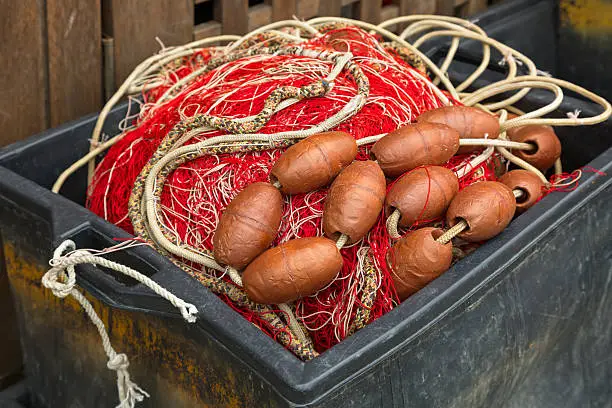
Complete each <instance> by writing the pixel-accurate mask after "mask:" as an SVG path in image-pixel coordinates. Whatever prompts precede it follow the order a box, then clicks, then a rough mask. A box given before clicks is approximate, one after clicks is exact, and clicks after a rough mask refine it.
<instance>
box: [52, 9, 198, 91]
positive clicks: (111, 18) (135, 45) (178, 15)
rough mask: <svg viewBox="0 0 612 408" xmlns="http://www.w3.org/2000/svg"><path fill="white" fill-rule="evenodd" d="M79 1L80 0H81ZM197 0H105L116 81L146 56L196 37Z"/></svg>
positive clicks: (105, 32) (117, 83)
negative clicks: (194, 29) (195, 1)
mask: <svg viewBox="0 0 612 408" xmlns="http://www.w3.org/2000/svg"><path fill="white" fill-rule="evenodd" d="M60 1H61V0H60ZM77 1H78V0H77ZM193 6H194V1H193V0H105V1H103V2H102V8H103V14H104V26H103V33H104V35H106V36H109V37H112V38H113V39H114V44H113V45H114V62H115V63H114V73H115V84H116V85H117V86H119V85H120V84H121V83H122V82H123V80H125V78H126V77H127V76H128V75H129V74H130V72H131V71H132V69H134V67H136V65H138V64H139V63H140V62H142V60H144V59H145V58H147V57H149V56H151V54H153V53H155V52H157V51H159V49H160V45H159V43H158V42H157V41H156V40H155V37H158V38H159V39H160V40H161V41H162V42H163V43H164V44H165V45H166V46H171V45H180V44H184V43H186V42H189V41H191V40H192V37H193V26H194V24H193Z"/></svg>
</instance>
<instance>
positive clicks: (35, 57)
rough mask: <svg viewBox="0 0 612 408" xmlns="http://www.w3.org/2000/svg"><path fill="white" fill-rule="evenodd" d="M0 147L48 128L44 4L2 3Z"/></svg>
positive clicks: (0, 26) (0, 32) (3, 0)
mask: <svg viewBox="0 0 612 408" xmlns="http://www.w3.org/2000/svg"><path fill="white" fill-rule="evenodd" d="M0 10H2V11H1V13H2V16H3V17H2V19H1V20H2V23H1V24H0V61H2V68H3V72H2V74H1V75H0V145H5V144H8V143H11V142H14V141H17V140H20V139H23V138H24V137H26V136H29V135H31V134H33V133H36V132H39V131H41V130H43V129H45V128H46V127H48V126H49V122H48V118H47V111H46V98H47V86H46V83H47V68H46V50H45V47H46V43H45V42H44V41H43V31H44V30H45V27H46V22H45V19H44V16H43V13H44V3H43V1H42V0H39V1H14V0H0Z"/></svg>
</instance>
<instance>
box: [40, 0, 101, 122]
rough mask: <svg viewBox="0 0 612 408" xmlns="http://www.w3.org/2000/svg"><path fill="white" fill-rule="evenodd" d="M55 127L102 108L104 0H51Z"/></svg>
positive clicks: (51, 82)
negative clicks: (102, 18)
mask: <svg viewBox="0 0 612 408" xmlns="http://www.w3.org/2000/svg"><path fill="white" fill-rule="evenodd" d="M47 38H48V50H49V54H48V56H49V57H48V58H49V61H48V63H49V120H50V125H51V126H52V127H54V126H57V125H59V124H61V123H64V122H66V121H69V120H72V119H74V118H78V117H81V116H84V115H86V114H88V113H91V112H95V111H97V110H99V109H100V105H101V104H102V102H103V100H102V48H101V43H102V38H101V21H100V0H47Z"/></svg>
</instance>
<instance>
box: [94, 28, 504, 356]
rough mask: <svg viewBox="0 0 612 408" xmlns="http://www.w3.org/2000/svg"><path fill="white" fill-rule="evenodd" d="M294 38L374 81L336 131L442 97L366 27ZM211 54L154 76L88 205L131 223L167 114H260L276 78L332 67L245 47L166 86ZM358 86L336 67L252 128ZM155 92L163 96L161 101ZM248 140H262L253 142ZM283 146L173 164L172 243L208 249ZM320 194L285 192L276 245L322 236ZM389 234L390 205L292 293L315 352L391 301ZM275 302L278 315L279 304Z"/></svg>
mask: <svg viewBox="0 0 612 408" xmlns="http://www.w3.org/2000/svg"><path fill="white" fill-rule="evenodd" d="M263 45H269V39H268V38H259V39H255V40H251V41H249V42H248V43H247V44H243V48H244V47H247V46H248V47H261V46H263ZM300 45H301V46H303V47H305V48H310V49H313V50H320V51H325V50H327V51H341V52H350V53H352V54H353V59H352V61H353V62H355V63H356V64H357V65H358V66H359V67H360V68H361V69H362V70H363V72H364V73H365V75H366V76H367V78H368V80H369V83H370V92H369V95H368V97H367V100H366V103H365V105H364V106H363V107H362V108H361V109H360V110H359V111H358V112H357V113H356V114H355V115H354V116H352V117H351V118H349V119H348V120H346V121H344V122H343V123H341V124H340V125H338V126H337V127H335V128H334V129H333V130H342V131H346V132H348V133H349V134H351V135H352V136H353V137H354V138H355V139H362V138H364V137H368V136H372V135H379V134H384V133H388V132H390V131H393V130H395V129H397V128H398V127H400V126H402V125H405V124H407V123H410V122H412V121H414V120H415V119H416V117H417V116H418V115H419V114H421V113H422V112H425V111H427V110H430V109H433V108H436V107H440V106H442V102H441V100H440V98H439V97H438V96H437V95H436V94H435V93H434V92H433V91H432V88H433V85H432V84H431V83H430V82H429V80H427V79H424V77H423V74H422V68H420V67H415V66H411V65H410V64H409V63H408V62H407V61H405V60H404V59H402V57H401V56H400V55H399V54H397V53H396V52H394V51H393V50H388V49H385V48H383V47H382V46H381V43H380V42H379V41H378V39H377V38H376V37H375V36H374V35H371V34H368V33H367V32H365V31H363V30H361V29H358V28H355V27H345V28H339V29H332V30H329V31H327V32H325V33H324V34H323V35H321V36H320V37H316V38H313V39H311V40H309V41H307V42H305V43H301V44H300ZM217 54H218V51H217V50H215V49H214V48H211V49H205V50H202V51H199V52H197V53H194V54H193V55H192V56H190V57H188V58H180V59H177V60H176V61H174V62H173V63H172V64H170V65H168V66H167V67H166V69H165V70H163V71H162V72H161V73H160V74H159V75H158V76H157V77H156V78H155V80H156V81H159V80H160V78H161V80H162V81H161V83H160V84H159V85H157V86H154V87H152V88H150V89H148V90H145V91H143V93H142V99H143V101H144V103H143V105H142V109H141V113H140V115H139V116H138V118H137V119H136V120H135V123H134V126H133V127H132V128H131V129H129V130H127V131H126V132H124V134H123V135H122V138H121V140H119V141H118V142H117V143H116V144H115V145H114V146H113V147H112V148H111V149H110V150H109V151H108V152H107V154H106V155H105V157H104V158H103V159H102V160H101V162H100V163H99V164H98V166H97V168H96V171H95V175H94V178H93V180H92V182H91V184H90V188H89V191H88V198H87V207H88V208H89V209H90V210H91V211H93V212H94V213H96V214H98V215H99V216H101V217H103V218H105V219H106V220H108V221H110V222H112V223H114V224H116V225H117V226H119V227H120V228H122V229H124V230H126V231H128V232H130V233H134V229H133V227H132V224H131V221H130V218H129V217H128V200H129V198H130V194H131V192H132V188H133V185H134V181H135V180H136V178H137V176H138V174H139V173H140V172H141V170H142V168H143V167H144V166H145V164H146V163H147V162H148V160H149V159H150V157H151V156H152V155H153V153H154V152H155V151H156V150H157V149H158V147H159V145H160V143H161V141H162V140H163V139H164V137H165V136H166V135H167V134H168V132H169V131H170V130H171V129H172V128H173V127H174V125H176V124H177V123H179V122H181V121H183V120H185V119H187V118H191V117H193V116H194V115H196V114H206V115H214V116H219V117H225V118H244V117H246V116H251V115H256V114H258V113H259V112H260V111H261V110H262V108H263V106H264V101H265V100H266V98H267V97H268V96H269V95H270V94H271V93H272V91H274V90H275V89H277V88H279V87H283V86H295V87H300V86H304V85H308V84H311V83H313V82H316V81H321V80H322V79H323V78H324V77H325V76H326V75H327V74H328V73H329V72H330V71H331V70H332V69H333V63H332V62H329V61H325V60H322V59H317V58H311V57H305V56H293V55H275V54H261V55H252V56H248V57H244V58H240V59H238V60H235V61H231V62H228V63H225V64H223V65H221V66H219V67H217V68H216V69H213V70H211V71H209V72H206V73H204V74H202V75H200V76H197V77H195V79H194V80H193V81H192V82H190V83H189V84H188V85H186V86H185V87H183V88H182V89H180V90H178V92H177V91H175V92H174V93H173V94H172V95H171V96H170V97H169V98H168V97H167V93H168V92H169V91H172V89H171V88H172V86H173V85H174V84H176V83H177V82H178V81H179V80H180V79H182V78H185V77H186V76H188V75H190V74H192V73H194V72H196V71H197V70H198V69H201V68H203V67H205V66H206V64H207V63H208V62H209V61H210V60H211V58H214V57H215V56H216V55H217ZM419 70H420V71H419ZM164 95H165V96H164ZM355 95H356V87H355V81H354V79H353V78H352V77H351V75H350V74H349V73H347V72H344V71H343V72H341V73H340V74H339V75H338V76H337V77H336V79H335V80H334V81H333V84H332V87H331V90H330V91H329V92H328V93H327V94H326V95H325V96H321V97H317V98H314V99H303V100H301V101H299V102H297V103H295V104H293V105H292V106H290V107H289V108H286V109H283V110H281V111H279V112H277V113H275V114H274V115H272V117H271V118H270V120H269V121H268V122H267V123H266V124H265V125H264V126H263V128H262V129H261V130H260V131H259V132H261V133H267V134H270V133H278V132H283V131H291V130H302V129H307V128H309V127H311V126H314V125H316V124H318V123H321V122H322V121H324V120H325V119H327V118H329V117H330V116H332V115H333V114H335V113H337V112H339V111H340V110H341V109H342V108H343V107H344V106H345V105H347V103H349V101H350V100H351V98H353V97H354V96H355ZM160 98H165V99H164V100H162V101H161V102H160ZM449 98H450V97H449ZM453 103H459V102H456V101H453ZM221 134H223V132H222V131H218V130H196V131H192V132H191V133H190V134H189V136H190V138H189V139H188V141H187V142H185V144H186V145H189V144H193V143H197V142H200V141H202V140H206V139H208V138H211V137H214V136H218V135H221ZM249 143H251V144H252V145H253V146H257V145H258V143H257V142H249ZM260 145H261V144H260ZM282 151H283V149H269V150H261V151H249V152H243V153H232V154H212V155H206V156H202V157H199V158H197V159H195V160H192V161H188V162H186V163H184V164H182V165H180V166H179V167H178V168H177V169H176V170H174V171H173V172H172V174H171V175H170V176H169V178H168V180H167V181H166V183H165V185H164V188H163V191H162V194H161V197H160V202H161V213H160V214H159V219H158V221H159V223H160V224H161V225H163V226H165V227H166V228H167V230H168V231H171V233H172V234H173V235H174V236H175V237H176V238H177V240H178V241H179V242H181V243H184V244H186V245H189V246H191V247H193V248H195V249H197V250H202V251H206V250H208V251H210V250H212V236H213V234H214V231H215V228H216V226H217V223H218V221H219V218H220V216H221V214H222V212H223V210H224V209H225V207H226V206H227V205H228V204H229V202H230V201H231V200H232V199H233V198H234V197H235V196H236V194H237V193H238V192H240V191H241V190H242V189H243V188H244V187H246V186H247V185H248V184H250V183H253V182H256V181H267V180H268V176H269V173H270V169H271V167H272V165H273V164H274V163H275V161H276V160H277V159H278V157H279V156H280V154H281V153H282ZM481 152H482V149H480V150H478V151H476V152H475V153H472V154H468V155H462V156H455V157H454V158H453V159H452V160H451V161H450V162H449V163H447V166H448V167H449V168H451V169H457V168H462V167H465V166H469V163H470V161H471V160H472V159H474V157H476V156H478V155H480V154H481ZM367 158H368V147H366V145H364V146H362V147H360V151H359V155H358V160H364V159H367ZM498 165H499V155H498V154H497V153H495V154H492V155H490V156H489V157H488V159H486V160H485V161H484V162H483V163H481V164H479V165H477V166H474V167H473V168H469V169H468V171H465V172H464V174H463V176H462V177H460V186H461V188H463V187H465V186H467V185H469V184H471V183H473V182H475V181H478V180H494V179H495V168H496V166H498ZM389 187H390V186H389ZM326 193H327V190H326V189H321V190H318V191H315V192H311V193H308V194H297V195H292V196H286V197H285V206H284V214H283V217H282V222H281V227H280V231H279V234H278V236H277V238H276V240H275V242H274V244H273V245H277V244H279V243H282V242H285V241H288V240H290V239H293V238H298V237H311V236H321V235H323V232H322V226H321V224H322V222H321V220H322V213H323V203H324V200H325V197H326ZM430 221H437V222H439V223H441V222H442V221H440V220H430ZM413 228H416V225H415V226H413ZM391 245H392V240H391V238H390V237H389V235H388V232H387V229H386V228H385V215H384V214H381V216H380V217H379V220H378V222H377V223H376V225H375V226H374V227H373V229H372V230H371V232H370V233H369V234H368V236H367V237H366V238H364V239H363V240H362V241H360V242H358V243H356V244H354V245H352V246H349V247H345V248H343V249H342V250H341V253H342V257H343V259H344V266H343V268H342V270H341V272H340V273H339V274H338V276H337V277H336V278H335V279H334V280H333V281H332V282H331V283H330V284H329V285H328V286H327V287H325V288H323V289H322V290H320V291H319V292H318V293H317V294H315V295H313V296H310V297H306V298H303V299H300V300H298V301H297V302H296V303H295V313H296V316H297V318H298V320H299V321H300V323H301V324H302V325H303V327H304V328H305V329H306V331H307V332H308V333H309V334H310V336H311V337H312V340H313V345H314V348H315V349H316V350H317V351H318V352H322V351H325V350H327V349H328V348H330V347H332V346H333V345H334V344H336V343H338V342H340V341H342V340H343V339H345V338H346V337H347V336H349V335H350V334H352V332H354V330H355V327H354V322H355V320H356V319H357V318H358V316H357V314H358V313H359V310H363V309H364V308H365V309H367V310H368V312H369V313H368V314H367V316H366V317H365V319H366V321H365V323H369V322H371V321H373V320H375V319H377V318H378V317H380V316H382V315H383V314H385V313H387V312H388V311H390V310H391V309H392V308H393V307H394V306H395V305H397V303H398V299H397V295H396V293H395V289H394V287H393V281H392V278H391V272H390V270H389V268H388V266H387V262H386V258H385V257H386V253H387V250H388V249H389V248H390V246H391ZM182 262H183V263H184V264H186V265H188V266H189V268H192V269H193V270H195V271H198V272H199V273H204V274H207V275H212V276H215V277H216V278H218V279H224V280H226V281H227V282H231V281H230V279H229V278H228V277H227V276H225V274H223V273H221V272H217V271H212V270H207V269H205V268H204V267H203V266H202V265H198V264H195V263H190V262H187V261H185V260H182ZM367 288H369V289H368V290H370V291H372V293H373V299H372V302H371V304H364V301H363V294H364V290H365V289H367ZM220 297H221V299H223V300H224V301H225V302H226V303H227V304H228V305H229V306H230V307H232V308H233V309H235V310H236V311H237V312H238V313H240V314H241V315H242V316H244V317H245V318H246V319H247V320H248V321H250V322H252V323H253V324H255V325H256V326H258V327H259V328H260V329H261V330H262V331H263V332H264V333H266V334H268V335H269V336H270V337H272V338H275V339H276V337H277V336H278V335H279V333H278V329H277V328H275V327H274V326H271V325H270V324H269V323H268V321H267V320H266V319H264V318H262V316H261V315H260V314H259V313H257V312H255V311H253V310H250V309H248V308H244V307H239V306H237V305H235V304H234V303H233V302H232V301H231V299H229V298H228V297H227V296H225V295H220ZM274 311H276V312H277V313H279V315H282V314H283V312H282V311H280V310H275V309H274ZM286 334H288V335H291V334H290V333H286Z"/></svg>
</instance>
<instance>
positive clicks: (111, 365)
mask: <svg viewBox="0 0 612 408" xmlns="http://www.w3.org/2000/svg"><path fill="white" fill-rule="evenodd" d="M106 366H107V367H108V369H109V370H115V371H119V370H127V368H128V367H129V366H130V362H129V360H128V358H127V356H126V355H125V354H124V353H119V354H115V355H114V356H113V357H111V358H110V359H109V360H108V363H106Z"/></svg>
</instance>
